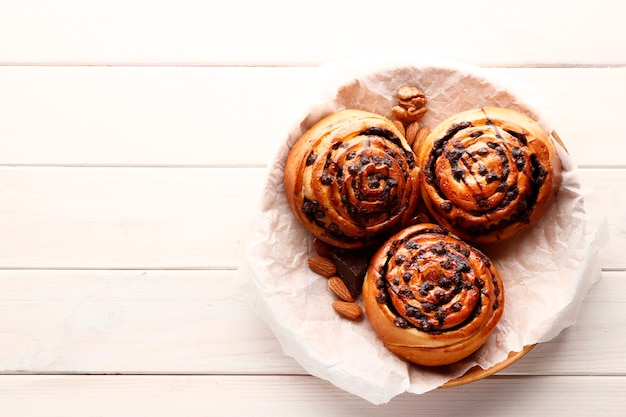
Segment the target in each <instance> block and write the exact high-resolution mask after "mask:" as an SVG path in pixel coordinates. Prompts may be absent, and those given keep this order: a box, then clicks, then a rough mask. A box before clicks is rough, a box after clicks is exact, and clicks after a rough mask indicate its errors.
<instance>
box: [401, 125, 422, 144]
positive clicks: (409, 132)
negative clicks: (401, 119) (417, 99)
mask: <svg viewBox="0 0 626 417" xmlns="http://www.w3.org/2000/svg"><path fill="white" fill-rule="evenodd" d="M419 130H420V122H418V121H417V120H416V121H414V122H411V123H409V125H408V126H407V127H406V135H404V137H405V138H406V141H407V143H408V144H409V146H411V147H412V146H413V144H414V143H415V138H416V137H417V132H418V131H419Z"/></svg>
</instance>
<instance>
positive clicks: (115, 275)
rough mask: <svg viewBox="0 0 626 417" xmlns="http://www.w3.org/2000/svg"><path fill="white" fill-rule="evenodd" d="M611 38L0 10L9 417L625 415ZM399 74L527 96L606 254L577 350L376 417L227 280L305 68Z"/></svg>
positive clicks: (595, 8) (108, 11)
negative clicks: (453, 79) (604, 240)
mask: <svg viewBox="0 0 626 417" xmlns="http://www.w3.org/2000/svg"><path fill="white" fill-rule="evenodd" d="M624 16H626V3H620V2H616V1H613V0H598V1H596V2H592V3H590V2H582V1H580V2H579V1H575V2H573V3H570V4H568V5H567V7H564V6H563V4H561V3H558V2H554V3H550V2H544V1H539V0H529V1H527V2H525V3H524V4H520V3H506V2H505V3H503V2H495V1H493V0H476V1H474V2H472V3H471V4H469V3H467V2H464V1H462V0H452V1H450V2H439V3H437V2H415V1H408V0H391V1H390V2H387V3H385V5H384V7H381V6H380V5H378V6H376V7H372V6H370V5H368V4H365V3H363V4H359V5H358V6H355V3H351V2H334V1H330V0H320V1H318V2H315V4H310V5H305V6H303V5H301V4H299V3H293V4H284V2H280V3H279V2H278V1H277V0H267V1H265V2H251V1H245V0H233V1H229V2H222V3H220V4H219V5H218V4H216V3H214V2H213V3H212V2H206V1H198V0H177V1H172V0H164V1H159V2H147V1H145V0H109V1H106V2H105V1H94V2H83V1H79V0H59V1H56V2H47V1H43V0H23V1H4V2H0V231H1V233H0V415H10V416H14V415H19V416H34V415H37V416H39V415H47V416H57V415H58V416H73V415H76V416H85V415H103V416H109V415H116V416H118V415H134V416H141V415H149V416H151V417H152V416H159V415H172V414H181V413H182V414H184V415H189V416H200V415H233V416H236V415H242V416H243V415H246V416H249V415H272V416H274V417H280V416H292V415H295V414H297V415H302V416H307V415H316V416H317V415H328V416H332V415H338V416H339V415H341V416H350V415H359V416H362V415H365V416H374V415H415V414H416V413H417V414H420V415H421V414H424V415H438V416H458V415H463V416H472V415H476V416H478V415H480V416H490V415H492V416H521V415H531V414H536V415H539V414H541V415H545V416H561V415H570V416H592V415H620V413H621V412H622V410H623V409H624V407H625V406H626V402H625V400H624V395H623V394H624V392H625V389H626V359H625V358H624V355H623V354H622V353H623V351H624V346H626V339H625V336H624V335H625V334H626V332H625V331H624V330H626V329H625V328H624V323H625V322H626V320H625V319H626V317H624V315H625V314H626V313H625V312H626V309H625V308H624V307H625V306H624V301H623V300H622V298H623V297H622V296H621V294H623V293H624V291H626V288H624V285H625V284H624V283H625V282H626V281H625V280H624V278H625V276H624V274H625V271H626V261H624V256H623V253H624V252H625V251H626V227H625V225H626V208H625V207H626V204H624V197H623V196H624V195H625V193H624V191H625V190H624V184H626V160H625V159H624V157H623V155H626V148H625V147H626V145H625V144H624V143H625V142H624V141H623V132H622V130H623V129H622V113H623V109H624V108H626V99H625V97H626V94H625V93H626V56H625V55H624V53H623V51H625V50H626V26H624V25H623V21H624ZM364 34H366V35H367V36H364ZM389 56H408V57H411V56H414V57H424V56H440V57H444V58H446V59H453V60H460V61H465V62H469V63H472V64H478V65H483V66H489V67H493V71H494V72H496V73H498V74H501V75H505V76H510V77H514V78H515V79H517V80H519V81H522V82H524V83H527V84H528V85H529V86H530V87H531V88H535V89H536V90H537V91H538V93H539V94H540V96H541V97H542V98H543V99H544V100H545V105H546V108H547V109H548V111H549V114H550V116H551V117H550V118H551V120H552V121H553V124H554V126H555V128H556V129H557V131H558V133H559V134H560V136H561V137H562V138H563V139H564V141H565V142H566V144H567V146H568V149H569V151H570V153H571V155H572V156H573V157H574V159H575V160H576V162H577V163H578V164H579V166H581V168H582V169H581V171H580V175H581V179H582V180H583V182H584V184H585V185H587V186H588V187H590V188H593V189H595V191H596V193H597V197H598V202H599V204H600V205H601V206H602V208H603V210H604V211H605V213H606V217H607V221H608V225H609V228H610V240H609V242H608V245H607V246H606V247H605V248H604V249H603V250H602V252H601V265H602V268H603V273H602V279H601V281H600V282H599V283H598V284H597V285H596V286H595V287H594V288H593V289H592V290H591V292H590V294H589V296H588V297H587V299H586V300H585V302H584V304H583V306H582V309H581V311H580V315H579V320H578V321H577V323H576V324H575V325H574V326H573V327H571V328H569V329H567V330H566V331H564V332H563V333H562V334H561V335H559V336H558V337H557V338H555V339H554V340H552V341H551V342H549V343H545V344H541V345H539V346H537V347H536V348H535V349H533V350H532V351H531V352H530V353H529V354H528V355H526V356H525V357H524V358H523V359H522V360H520V361H519V362H517V363H515V364H514V365H512V366H511V367H509V368H507V369H506V370H504V371H503V372H501V373H500V374H499V375H498V376H496V377H492V378H489V379H487V380H484V381H480V382H477V383H473V384H471V385H468V386H463V387H458V388H454V389H449V390H438V391H435V392H431V393H427V394H425V395H422V396H413V395H409V394H406V395H401V396H399V397H397V398H395V399H394V400H392V401H391V402H390V403H389V404H385V405H383V406H374V405H372V404H370V403H368V402H366V401H365V400H362V399H360V398H358V397H355V396H353V395H351V394H349V393H347V392H344V391H341V390H339V389H337V388H335V387H333V386H332V385H330V384H329V383H328V382H326V381H322V380H319V379H316V378H314V377H311V376H309V375H307V374H306V372H305V371H304V370H303V369H302V368H301V367H300V366H299V365H298V364H297V363H296V362H295V361H294V360H293V359H291V358H289V357H287V356H285V355H284V354H283V353H282V351H281V349H280V346H279V344H278V342H277V341H276V339H275V338H274V337H273V335H272V333H271V332H270V330H269V328H268V327H267V325H266V324H265V323H264V322H263V321H262V320H261V319H260V318H259V317H257V316H256V315H255V314H254V313H253V312H252V311H251V309H250V308H249V306H248V304H247V301H246V299H245V297H243V296H242V294H240V293H239V291H238V287H237V284H236V283H235V282H234V277H235V271H236V268H237V266H238V263H239V261H240V259H241V256H242V255H243V253H244V245H245V239H246V232H247V230H248V227H249V224H250V223H249V222H250V220H251V217H252V214H253V213H254V208H255V203H256V201H257V197H258V193H259V191H260V186H261V184H262V181H263V173H264V168H263V167H264V166H265V165H266V164H267V163H268V162H270V161H271V159H272V157H273V155H274V150H275V148H276V146H277V144H278V143H279V142H280V141H281V140H282V139H283V134H284V130H285V129H286V126H287V125H288V123H289V122H290V120H291V117H292V115H293V111H294V109H295V107H296V106H297V104H298V103H299V102H300V100H301V99H302V97H303V94H304V92H305V91H306V90H307V88H309V87H310V86H311V85H312V83H313V82H314V80H315V79H316V77H317V75H318V73H319V71H318V69H317V68H315V67H314V66H315V65H317V64H320V63H324V62H328V61H333V60H343V59H373V60H379V59H383V58H384V57H389Z"/></svg>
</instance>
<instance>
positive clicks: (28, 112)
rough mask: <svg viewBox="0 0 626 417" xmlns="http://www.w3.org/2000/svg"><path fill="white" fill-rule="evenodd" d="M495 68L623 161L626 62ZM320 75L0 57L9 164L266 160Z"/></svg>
mask: <svg viewBox="0 0 626 417" xmlns="http://www.w3.org/2000/svg"><path fill="white" fill-rule="evenodd" d="M0 42H1V41H0ZM0 56H1V54H0ZM493 71H494V72H495V73H496V74H498V75H501V76H504V77H509V78H511V79H512V80H514V81H515V82H519V83H523V84H525V85H527V86H528V88H530V89H534V90H536V92H537V96H538V97H540V99H541V100H542V101H543V104H544V107H545V108H546V110H547V113H548V116H549V119H551V121H552V122H553V125H554V128H555V129H556V130H557V131H558V132H559V135H560V136H561V137H562V139H563V140H564V141H565V143H566V144H567V146H568V149H569V150H570V152H571V154H572V156H573V158H574V159H575V160H576V162H577V163H578V164H579V165H582V166H622V167H623V166H624V164H625V159H624V157H623V155H626V144H625V143H624V141H623V140H621V138H622V136H623V134H622V132H621V125H620V123H619V121H620V120H621V112H622V109H624V108H625V107H626V94H623V93H624V92H626V68H623V67H622V68H585V69H581V68H494V69H493ZM318 75H319V71H318V70H317V69H316V68H304V67H286V68H269V67H268V68H243V67H235V68H232V67H206V68H205V67H102V66H94V67H92V66H89V67H84V66H81V67H50V66H46V67H38V66H36V67H1V66H0V91H2V93H3V94H2V97H1V98H0V114H2V115H3V120H2V123H1V124H0V137H2V138H3V139H4V140H2V141H0V164H5V165H38V166H41V165H44V166H50V165H62V166H68V165H72V166H187V167H189V166H201V167H206V166H210V167H215V166H262V165H264V164H267V163H268V162H269V161H270V160H271V159H272V158H273V156H274V154H275V151H276V148H277V146H278V144H279V143H281V142H282V141H283V140H284V139H285V132H286V130H287V129H288V127H289V126H290V124H291V122H292V120H293V118H294V117H295V115H296V112H297V109H298V108H299V106H301V105H302V103H304V101H305V98H304V96H305V94H306V93H307V92H308V91H309V89H310V88H311V84H312V83H313V82H314V80H316V79H317V77H318ZM267 109H271V113H268V111H267ZM597 138H602V143H603V144H606V145H605V146H610V147H611V149H612V151H611V152H606V151H605V149H606V147H600V146H598V140H597Z"/></svg>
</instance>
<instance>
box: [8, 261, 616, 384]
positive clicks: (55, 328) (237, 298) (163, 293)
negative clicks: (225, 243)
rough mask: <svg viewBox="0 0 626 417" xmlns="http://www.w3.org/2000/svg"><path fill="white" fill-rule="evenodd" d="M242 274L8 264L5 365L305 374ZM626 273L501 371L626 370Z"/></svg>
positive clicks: (19, 369)
mask: <svg viewBox="0 0 626 417" xmlns="http://www.w3.org/2000/svg"><path fill="white" fill-rule="evenodd" d="M234 278H235V272H234V271H89V270H87V271H68V270H58V271H23V270H15V271H0V288H3V291H2V295H1V296H0V340H2V345H1V349H0V373H23V372H25V373H76V372H77V373H90V374H92V373H98V374H101V373H124V374H243V375H249V374H283V375H284V374H304V373H305V372H304V371H303V369H302V368H301V367H300V366H299V365H298V364H297V363H296V362H295V361H294V360H293V359H291V358H289V357H287V356H285V355H284V354H283V353H282V351H281V348H280V345H279V343H278V342H277V340H276V339H275V337H274V336H273V334H272V332H271V331H270V329H269V328H268V326H267V325H266V324H265V323H264V322H263V321H262V320H261V319H260V318H259V317H258V316H256V314H255V313H254V312H253V311H252V310H251V309H250V307H249V305H248V302H247V300H246V298H245V296H243V295H242V294H241V293H240V291H239V287H238V285H237V283H236V282H235V281H234ZM624 278H625V274H624V272H623V271H620V272H605V273H604V274H603V276H602V279H601V280H600V282H599V283H598V284H597V285H596V286H595V287H594V288H593V289H592V290H591V292H590V293H589V295H588V297H587V299H586V300H585V302H584V303H583V306H582V308H581V311H580V312H579V315H578V321H577V323H576V324H575V325H574V326H572V327H570V328H568V329H566V330H565V331H564V332H562V333H561V334H560V335H559V336H558V337H557V338H555V339H554V340H552V341H551V342H548V343H544V344H540V345H538V346H537V347H535V348H534V349H533V350H532V351H531V352H530V353H528V354H527V355H526V356H524V358H522V359H521V360H520V361H518V362H516V363H515V364H514V365H512V366H511V367H509V368H507V369H505V370H504V371H502V372H501V373H500V374H504V375H588V374H594V375H624V374H626V358H624V356H623V355H622V354H621V353H622V350H623V346H624V345H626V334H625V333H624V332H623V331H622V328H623V323H624V322H626V306H625V304H626V301H624V300H623V299H622V298H623V297H622V296H621V294H624V292H626V280H625V279H624ZM329 308H330V306H329ZM606 335H611V337H608V338H607V336H606ZM594 352H601V353H602V354H595V353H594ZM581 358H584V360H581Z"/></svg>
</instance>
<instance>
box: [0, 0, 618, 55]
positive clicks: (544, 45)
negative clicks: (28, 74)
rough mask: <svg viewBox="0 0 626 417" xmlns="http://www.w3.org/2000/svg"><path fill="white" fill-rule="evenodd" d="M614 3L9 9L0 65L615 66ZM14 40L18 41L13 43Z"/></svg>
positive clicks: (121, 0)
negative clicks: (389, 59) (361, 61)
mask: <svg viewBox="0 0 626 417" xmlns="http://www.w3.org/2000/svg"><path fill="white" fill-rule="evenodd" d="M624 11H625V7H624V4H623V3H621V2H616V1H612V0H598V1H595V2H576V4H575V5H572V6H571V7H567V8H564V7H562V5H561V4H559V3H555V2H545V1H541V0H527V1H525V2H524V5H523V6H522V5H519V4H511V5H509V6H508V7H502V6H501V4H500V3H498V2H495V1H493V0H475V1H474V2H472V4H471V5H467V3H466V2H464V1H461V0H454V1H448V2H445V3H442V2H415V1H407V0H393V1H388V2H386V3H385V4H384V7H373V6H371V5H361V4H359V5H355V4H354V3H352V2H336V1H332V0H319V1H317V2H316V3H315V4H314V5H311V6H310V7H306V9H305V10H303V9H302V8H301V7H299V5H297V4H295V3H294V4H285V3H283V2H279V1H277V0H266V1H264V2H251V1H248V0H235V1H230V2H224V3H220V4H219V7H218V6H217V5H216V4H215V3H212V2H201V1H198V0H184V1H176V2H173V1H161V2H158V3H150V4H146V3H145V2H142V1H125V0H109V1H106V2H102V1H100V2H89V4H87V3H85V2H82V1H80V0H62V1H56V2H54V3H50V2H45V1H38V0H26V1H20V2H9V3H7V4H5V5H4V6H3V10H2V13H0V28H1V31H0V57H2V60H1V63H2V64H5V65H6V64H9V65H15V64H29V65H32V64H50V63H52V64H65V65H67V64H77V63H78V64H88V65H111V64H118V65H119V64H123V65H146V64H148V65H238V66H239V65H303V64H306V65H311V64H318V63H320V62H326V61H329V60H338V59H354V58H363V57H374V58H378V57H380V56H383V55H402V54H407V53H409V54H422V55H426V56H429V55H443V56H449V57H454V58H455V59H459V60H462V61H467V62H472V63H477V64H482V65H494V64H495V65H507V66H511V65H513V66H514V65H522V64H523V65H525V66H528V65H535V66H537V65H551V66H559V65H563V64H567V65H613V64H623V63H624V56H623V54H622V53H621V51H624V50H626V31H625V29H624V26H623V24H622V23H623V22H622V18H623V16H624ZM363 33H368V34H369V36H367V38H366V39H362V38H359V35H361V34H363ZM15 40H18V41H17V42H16V41H15Z"/></svg>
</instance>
